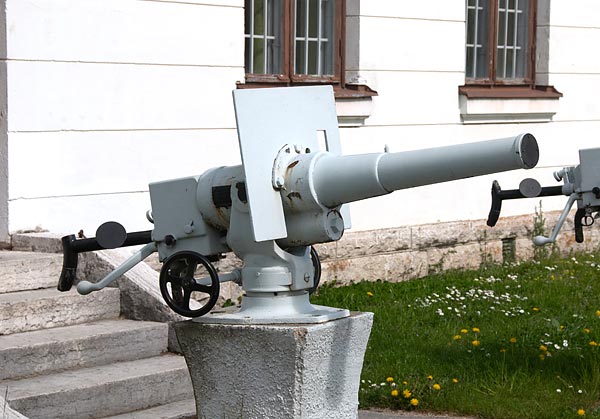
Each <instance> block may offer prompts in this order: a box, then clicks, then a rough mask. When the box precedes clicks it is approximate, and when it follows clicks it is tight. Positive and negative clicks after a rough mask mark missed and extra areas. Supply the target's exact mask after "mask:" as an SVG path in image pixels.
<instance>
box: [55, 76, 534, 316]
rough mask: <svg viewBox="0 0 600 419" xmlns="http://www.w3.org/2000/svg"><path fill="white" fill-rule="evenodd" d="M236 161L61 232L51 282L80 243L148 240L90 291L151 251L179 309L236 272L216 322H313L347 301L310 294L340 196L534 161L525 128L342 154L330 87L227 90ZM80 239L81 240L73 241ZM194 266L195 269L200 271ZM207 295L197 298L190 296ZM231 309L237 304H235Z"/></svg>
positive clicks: (341, 218)
mask: <svg viewBox="0 0 600 419" xmlns="http://www.w3.org/2000/svg"><path fill="white" fill-rule="evenodd" d="M234 104H235V110H236V119H237V126H238V137H239V143H240V151H241V157H242V162H243V164H242V165H239V166H231V167H217V168H213V169H210V170H208V171H206V172H205V173H204V174H202V175H201V176H195V177H187V178H181V179H174V180H168V181H163V182H156V183H152V184H150V187H149V190H150V199H151V204H152V213H151V217H149V219H151V220H152V222H153V223H154V229H153V230H152V231H150V232H141V233H130V234H127V233H126V232H125V229H123V228H122V227H119V225H118V224H116V223H113V224H110V225H109V226H108V227H106V226H104V227H102V226H101V227H102V228H101V229H100V230H99V231H98V234H97V235H98V237H97V238H96V239H86V240H87V241H86V242H83V241H82V240H76V239H75V238H74V237H73V236H70V237H69V236H67V237H66V238H65V239H63V246H64V255H65V258H64V260H65V267H64V269H63V275H62V276H61V280H60V283H59V289H61V290H67V289H69V288H70V287H71V285H72V284H73V282H74V281H75V280H76V278H75V270H74V268H76V261H77V253H79V252H82V251H89V250H96V249H97V248H98V247H120V246H126V245H130V244H133V238H134V237H136V236H137V235H141V236H142V238H143V239H144V240H140V241H138V242H136V243H137V244H140V242H144V243H146V244H145V246H144V247H143V248H142V249H141V250H140V251H138V252H137V253H136V254H134V255H133V256H132V257H131V258H130V259H129V260H128V261H126V262H125V263H124V264H123V265H122V266H120V267H118V268H117V269H116V270H115V271H114V272H111V273H110V274H109V275H108V276H107V277H105V278H104V279H102V280H101V281H99V282H98V283H96V284H92V283H89V282H86V281H82V282H80V283H79V284H78V286H77V289H78V291H79V292H80V293H84V294H85V293H88V292H91V291H94V290H98V289H101V288H103V287H105V286H107V285H108V284H109V283H110V282H112V281H114V280H115V279H116V278H117V277H118V276H120V275H121V274H123V273H124V272H125V271H126V270H127V269H130V268H131V267H132V266H134V265H135V264H136V263H138V262H139V261H140V260H142V259H144V258H145V257H147V256H148V255H149V254H151V253H153V252H155V251H158V255H159V260H160V261H161V262H162V263H163V266H162V269H161V272H160V277H159V285H160V289H161V293H162V295H163V297H164V298H165V301H166V302H167V304H168V305H169V306H170V307H171V308H172V309H173V310H174V311H176V312H177V313H179V314H181V315H183V316H187V317H197V316H202V315H205V314H208V313H209V311H210V310H211V309H212V308H213V306H214V304H215V302H216V300H217V297H218V295H219V284H220V283H221V282H225V281H235V282H237V283H241V285H242V288H243V290H244V292H245V295H244V297H243V299H242V304H241V308H240V309H239V310H238V309H237V308H234V309H230V310H231V311H227V310H225V311H223V310H215V312H213V313H210V314H209V315H207V316H205V317H203V318H202V321H207V320H206V319H207V318H208V319H209V320H208V321H211V322H217V323H219V322H220V323H282V322H286V323H317V322H323V321H327V320H332V319H335V318H340V317H345V316H348V315H349V312H348V310H341V309H334V308H330V307H321V306H313V305H311V304H310V302H309V299H308V294H309V292H310V291H311V290H313V289H315V287H316V286H317V285H318V281H319V275H320V262H319V260H318V255H317V253H316V251H315V250H314V248H313V247H312V245H313V244H316V243H326V242H331V241H335V240H339V239H340V238H341V237H342V234H343V232H344V230H345V228H349V227H350V216H349V212H348V208H347V205H345V204H347V203H349V202H354V201H358V200H362V199H367V198H371V197H375V196H380V195H385V194H388V193H390V192H392V191H395V190H399V189H406V188H412V187H416V186H422V185H429V184H434V183H440V182H446V181H451V180H456V179H463V178H468V177H472V176H479V175H485V174H490V173H496V172H502V171H507V170H513V169H520V168H522V169H530V168H532V167H534V166H535V165H536V164H537V161H538V154H539V152H538V146H537V142H536V140H535V138H534V137H533V136H532V135H531V134H522V135H518V136H516V137H511V138H504V139H499V140H492V141H483V142H477V143H470V144H460V145H453V146H446V147H439V148H432V149H426V150H416V151H408V152H401V153H387V152H384V153H373V154H361V155H348V156H342V155H341V147H340V141H339V132H338V125H337V116H336V113H335V102H334V98H333V91H332V89H331V87H329V86H327V87H305V88H278V89H257V90H251V89H248V90H236V91H235V92H234ZM80 243H81V244H82V245H81V246H80ZM228 252H234V253H235V254H236V255H237V256H238V257H239V258H240V259H242V261H243V267H242V268H240V269H236V270H234V271H233V272H231V273H227V274H218V273H217V271H216V269H215V268H214V267H213V265H212V262H214V261H215V260H218V259H219V258H220V257H221V256H222V255H223V254H225V253H228ZM198 267H200V268H203V269H202V270H203V271H204V274H203V275H201V274H198V273H197V270H198ZM198 296H205V297H207V298H204V300H201V301H200V302H199V303H197V302H196V299H197V298H196V297H198ZM236 310H237V311H236Z"/></svg>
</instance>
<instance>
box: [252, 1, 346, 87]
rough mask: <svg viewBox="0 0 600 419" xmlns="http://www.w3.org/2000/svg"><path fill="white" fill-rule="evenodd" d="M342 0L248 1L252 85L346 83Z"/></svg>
mask: <svg viewBox="0 0 600 419" xmlns="http://www.w3.org/2000/svg"><path fill="white" fill-rule="evenodd" d="M344 3H345V2H344V1H343V0H245V3H244V5H245V30H244V36H245V69H246V82H247V83H271V84H280V85H293V84H297V83H312V84H315V83H330V84H337V85H343V71H342V69H343V64H344V63H343V51H344V43H343V42H344V37H343V30H344V13H345V12H344V6H345V4H344Z"/></svg>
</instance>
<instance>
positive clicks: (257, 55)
mask: <svg viewBox="0 0 600 419" xmlns="http://www.w3.org/2000/svg"><path fill="white" fill-rule="evenodd" d="M252 45H253V55H252V59H253V63H254V67H252V71H251V73H255V74H265V49H264V43H263V39H262V38H254V39H253V42H252Z"/></svg>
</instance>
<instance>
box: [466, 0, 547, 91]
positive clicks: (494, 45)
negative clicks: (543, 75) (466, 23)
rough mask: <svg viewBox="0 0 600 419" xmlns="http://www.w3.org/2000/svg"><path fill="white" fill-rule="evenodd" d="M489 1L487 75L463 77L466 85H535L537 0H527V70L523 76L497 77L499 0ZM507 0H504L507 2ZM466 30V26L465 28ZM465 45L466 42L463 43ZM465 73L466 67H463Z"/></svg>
mask: <svg viewBox="0 0 600 419" xmlns="http://www.w3.org/2000/svg"><path fill="white" fill-rule="evenodd" d="M486 1H489V2H490V8H491V9H490V14H489V17H488V22H487V25H488V30H487V35H488V45H489V48H488V53H487V62H488V77H487V78H485V79H484V78H472V77H465V85H466V86H479V87H484V86H487V87H493V86H528V87H533V86H534V85H535V75H536V68H535V65H536V58H535V57H536V34H537V3H538V2H537V0H529V10H528V19H527V58H526V59H527V71H526V75H525V77H524V78H519V79H498V78H497V75H496V73H497V72H496V68H497V54H498V16H499V11H498V7H499V0H486ZM508 1H509V0H506V2H507V3H508ZM467 31H468V28H467ZM465 47H466V44H465ZM465 73H466V68H465Z"/></svg>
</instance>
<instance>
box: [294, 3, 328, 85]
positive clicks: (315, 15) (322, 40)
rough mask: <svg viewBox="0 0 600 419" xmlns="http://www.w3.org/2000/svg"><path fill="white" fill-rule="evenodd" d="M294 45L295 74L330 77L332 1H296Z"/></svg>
mask: <svg viewBox="0 0 600 419" xmlns="http://www.w3.org/2000/svg"><path fill="white" fill-rule="evenodd" d="M307 30H308V36H307V35H306V34H307ZM295 45H296V49H295V51H294V68H295V70H296V74H306V75H316V76H322V75H333V74H334V69H335V0H296V39H295Z"/></svg>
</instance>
